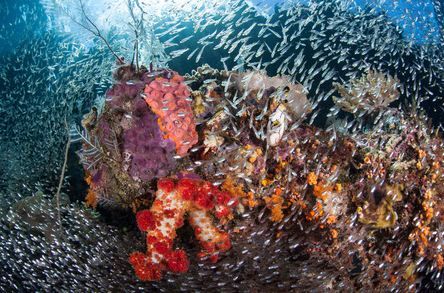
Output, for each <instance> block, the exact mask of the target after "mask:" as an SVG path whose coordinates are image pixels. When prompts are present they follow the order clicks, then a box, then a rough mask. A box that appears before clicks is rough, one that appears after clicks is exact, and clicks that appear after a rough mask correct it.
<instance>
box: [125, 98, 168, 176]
mask: <svg viewBox="0 0 444 293" xmlns="http://www.w3.org/2000/svg"><path fill="white" fill-rule="evenodd" d="M132 113H133V116H132V119H131V120H132V123H131V126H130V128H129V129H125V130H124V132H123V155H124V157H125V158H128V160H126V161H125V163H124V168H125V169H128V170H129V174H130V175H131V176H132V177H133V178H134V179H139V180H142V181H149V180H151V179H153V178H156V177H157V178H161V177H164V176H166V175H167V174H168V170H171V169H172V167H173V166H174V164H175V162H174V159H173V153H174V149H175V147H174V143H173V142H172V141H170V140H165V139H164V138H163V137H162V133H161V131H160V129H159V128H158V127H157V119H158V118H157V116H156V115H155V114H154V113H153V112H152V111H150V109H149V108H148V107H147V105H146V103H145V102H144V101H143V100H142V99H138V100H137V101H136V102H135V103H134V105H133V110H132Z"/></svg>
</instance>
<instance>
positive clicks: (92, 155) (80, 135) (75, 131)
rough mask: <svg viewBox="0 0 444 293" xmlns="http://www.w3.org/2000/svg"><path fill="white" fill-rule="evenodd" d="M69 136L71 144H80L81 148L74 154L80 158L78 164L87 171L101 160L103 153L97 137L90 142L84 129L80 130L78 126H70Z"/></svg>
mask: <svg viewBox="0 0 444 293" xmlns="http://www.w3.org/2000/svg"><path fill="white" fill-rule="evenodd" d="M69 136H70V137H71V143H76V142H82V144H83V147H82V148H81V149H80V150H78V151H77V152H76V153H77V155H78V156H79V158H80V163H81V164H83V165H84V166H85V168H86V169H87V170H90V169H91V168H93V167H94V166H95V165H96V164H97V163H99V162H100V160H102V159H103V156H104V152H103V149H102V147H101V146H100V144H99V142H98V139H97V137H95V139H94V141H92V140H91V138H90V136H89V134H88V131H87V130H86V129H84V128H83V129H80V127H79V126H77V125H72V126H71V128H70V130H69Z"/></svg>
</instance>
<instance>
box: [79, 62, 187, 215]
mask: <svg viewBox="0 0 444 293" xmlns="http://www.w3.org/2000/svg"><path fill="white" fill-rule="evenodd" d="M169 75H171V73H170V72H169V71H167V70H164V71H156V72H148V71H146V70H144V71H141V72H139V73H135V71H134V69H133V68H131V66H121V67H119V68H118V70H117V71H116V74H115V77H116V78H120V79H118V80H116V83H115V84H114V85H113V86H112V87H111V88H110V89H109V90H108V91H107V94H106V100H105V103H104V105H103V108H102V109H100V111H99V110H98V109H96V108H93V109H92V110H91V112H90V113H89V114H87V115H86V116H85V117H84V119H83V121H82V126H83V128H84V130H83V131H80V130H78V129H77V131H75V135H77V137H78V138H77V139H78V140H81V141H82V149H81V150H80V151H79V152H78V154H79V155H80V158H81V162H82V164H83V166H84V169H85V171H86V173H87V178H88V180H87V182H88V183H89V193H88V198H87V202H88V203H89V204H90V205H91V206H94V207H95V206H96V205H97V204H98V203H100V202H102V203H106V204H111V205H113V206H118V207H122V208H132V209H134V210H135V209H137V207H138V206H139V205H141V204H142V203H143V202H145V201H146V200H147V199H146V194H148V193H149V192H150V190H151V189H150V186H151V184H153V182H152V181H153V180H155V179H157V178H161V177H164V176H167V175H168V174H169V173H170V172H171V171H172V170H174V169H175V167H176V161H175V159H174V156H175V155H176V148H175V143H174V141H173V140H170V139H169V138H166V137H164V136H163V133H162V131H161V130H160V128H159V125H158V120H159V119H160V118H159V117H158V116H157V115H156V114H155V113H154V112H153V109H152V108H150V107H149V105H147V103H146V102H145V101H144V99H143V97H142V95H143V90H144V88H145V86H146V85H147V84H151V83H152V82H154V81H155V80H159V79H162V78H164V77H163V76H169ZM176 79H180V78H179V77H176ZM177 93H178V94H179V92H177ZM180 94H181V95H183V94H186V88H185V89H184V88H183V85H182V87H181V92H180ZM99 112H100V114H99ZM192 122H193V121H191V120H190V121H189V123H192ZM187 127H188V128H193V127H194V124H192V125H191V124H190V125H187ZM74 141H76V140H74Z"/></svg>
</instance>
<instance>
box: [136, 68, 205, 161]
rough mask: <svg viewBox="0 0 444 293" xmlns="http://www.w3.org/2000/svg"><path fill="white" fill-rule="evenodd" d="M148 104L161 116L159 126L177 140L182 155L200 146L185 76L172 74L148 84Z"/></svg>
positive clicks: (167, 135) (169, 137) (146, 98)
mask: <svg viewBox="0 0 444 293" xmlns="http://www.w3.org/2000/svg"><path fill="white" fill-rule="evenodd" d="M144 93H145V95H146V97H145V101H146V102H147V104H148V105H149V106H150V107H151V109H152V110H153V112H154V113H156V114H157V115H158V116H159V126H160V129H161V130H162V131H163V132H164V134H165V138H167V139H170V140H172V141H174V143H175V144H176V151H177V154H178V155H179V156H184V155H185V154H186V153H187V151H188V150H189V149H190V148H191V147H192V146H193V145H194V144H195V143H197V140H198V137H197V132H196V129H195V123H194V115H193V111H192V109H191V100H190V98H189V97H190V92H189V90H188V88H187V86H186V85H185V83H184V79H183V77H181V76H180V75H178V74H177V73H176V72H171V73H170V75H168V76H167V77H157V78H156V79H155V80H153V81H152V82H150V83H149V84H147V86H146V87H145V90H144Z"/></svg>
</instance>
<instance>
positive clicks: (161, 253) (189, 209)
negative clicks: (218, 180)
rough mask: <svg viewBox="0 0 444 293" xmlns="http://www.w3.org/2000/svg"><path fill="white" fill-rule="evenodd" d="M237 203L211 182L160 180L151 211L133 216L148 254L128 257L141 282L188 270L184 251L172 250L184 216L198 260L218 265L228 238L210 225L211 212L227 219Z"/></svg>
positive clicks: (138, 253)
mask: <svg viewBox="0 0 444 293" xmlns="http://www.w3.org/2000/svg"><path fill="white" fill-rule="evenodd" d="M235 205H237V200H236V199H235V198H233V197H232V196H231V195H230V194H229V193H228V192H224V191H221V190H219V189H218V188H217V187H215V186H213V185H212V184H211V183H210V182H207V181H203V180H197V179H188V178H184V179H181V180H179V181H178V182H175V181H174V180H172V179H161V180H159V181H158V183H157V192H156V199H155V201H154V202H153V205H152V206H151V209H150V210H143V211H139V212H138V213H137V214H136V218H137V226H138V227H139V229H140V230H142V231H144V232H147V253H146V254H144V253H141V252H135V253H133V254H132V255H131V256H130V263H131V264H132V265H133V267H134V270H135V272H136V275H137V276H138V277H139V279H141V280H144V281H152V280H158V279H160V278H161V277H162V275H163V272H164V271H166V270H169V271H171V272H174V273H182V272H186V271H187V270H188V266H189V261H188V257H187V255H186V254H185V252H184V251H183V250H177V249H176V250H174V249H173V241H174V239H175V238H176V230H177V229H178V228H180V227H181V226H182V225H183V223H184V217H185V214H188V220H189V223H190V225H191V227H192V228H193V229H194V233H195V236H196V238H197V239H198V240H199V242H200V245H201V246H202V251H201V252H200V253H199V257H201V258H207V257H208V258H209V259H210V260H211V261H212V262H215V261H217V259H218V257H219V253H220V252H224V251H227V250H228V249H230V247H231V243H230V237H229V235H228V234H227V233H225V232H223V231H220V230H219V229H218V228H216V227H215V226H214V224H213V219H212V217H211V215H210V213H209V212H210V210H213V211H214V214H215V216H216V217H217V218H219V219H222V218H227V217H229V216H230V215H231V209H232V208H233V207H234V206H235Z"/></svg>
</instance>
